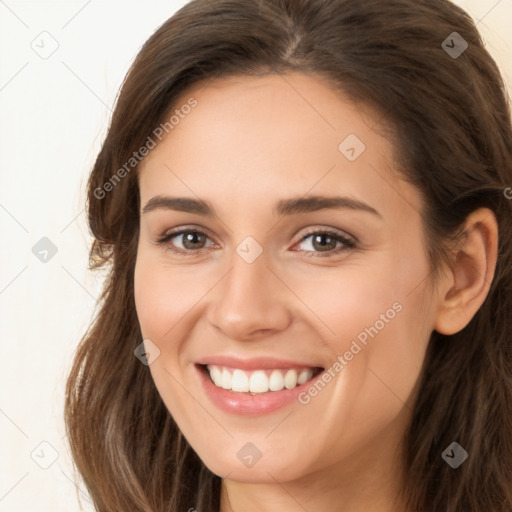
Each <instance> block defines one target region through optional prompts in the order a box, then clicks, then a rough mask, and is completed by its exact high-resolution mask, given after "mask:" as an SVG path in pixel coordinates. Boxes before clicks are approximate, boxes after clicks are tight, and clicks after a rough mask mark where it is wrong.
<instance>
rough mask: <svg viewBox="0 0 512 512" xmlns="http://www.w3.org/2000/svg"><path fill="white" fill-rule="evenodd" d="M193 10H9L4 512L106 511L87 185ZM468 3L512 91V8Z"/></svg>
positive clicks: (2, 218)
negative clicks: (84, 438)
mask: <svg viewBox="0 0 512 512" xmlns="http://www.w3.org/2000/svg"><path fill="white" fill-rule="evenodd" d="M248 1H249V0H248ZM185 3H186V0H167V1H148V2H142V1H139V2H135V1H107V0H101V1H100V0H88V1H87V0H83V1H80V2H77V1H22V0H18V1H15V0H7V1H6V2H4V1H0V148H1V151H0V170H1V172H0V234H1V247H2V250H1V252H0V340H1V341H0V365H1V366H0V390H1V391H0V393H1V394H0V432H1V436H0V512H30V511H34V512H46V511H48V512H50V511H52V512H53V511H56V510H66V511H67V512H75V511H79V510H81V509H80V507H79V503H78V499H77V495H78V494H79V495H80V497H81V501H82V505H83V510H85V511H93V506H92V504H91V502H90V500H89V498H88V494H87V492H86V491H85V489H84V487H83V484H82V483H81V482H80V480H79V479H78V478H77V477H76V475H75V473H74V471H73V466H72V462H71V458H70V455H69V452H68V446H67V443H66V436H65V428H64V423H63V419H62V411H63V401H64V386H65V381H66V377H67V373H68V371H69V368H70V365H71V360H72V358H73V355H74V352H75V349H76V346H77V344H78V341H79V339H80V337H81V336H82V334H83V332H84V330H85V328H86V327H87V325H88V324H89V323H90V321H91V320H92V318H93V313H94V308H95V305H96V297H97V296H98V294H99V291H100V287H101V279H100V278H101V274H96V275H95V274H94V273H92V272H90V271H88V269H87V265H88V249H89V246H90V237H89V233H88V229H87V225H86V223H85V215H84V207H85V185H86V181H87V175H88V172H89V170H90V169H91V167H92V164H93V162H94V159H95V156H96V154H97V152H98V151H99V149H100V146H101V142H102V140H103V137H104V136H105V134H106V128H107V126H108V122H109V119H110V115H111V109H112V107H113V104H114V100H115V98H116V95H117V92H118V89H119V87H120V85H121V83H122V80H123V78H124V75H125V73H126V72H127V70H128V67H129V65H130V63H131V62H132V60H133V58H134V57H135V55H136V54H137V52H138V50H139V49H140V47H141V45H142V44H143V43H144V42H145V40H146V39H147V38H148V37H149V36H150V35H151V34H152V33H153V32H154V31H155V30H156V28H157V27H158V26H160V25H161V24H162V23H163V22H164V21H165V20H166V19H167V18H169V17H170V16H171V15H172V14H173V13H174V12H175V11H176V10H177V9H178V8H179V7H181V6H182V5H184V4H185ZM455 3H457V4H458V5H460V6H461V7H463V8H464V9H466V10H467V11H468V12H469V13H470V14H471V16H472V17H473V18H474V19H475V21H477V22H478V28H479V30H480V32H481V33H482V35H483V36H484V39H485V41H486V44H487V48H488V50H489V52H490V53H491V54H492V55H493V57H494V58H495V59H496V61H497V62H498V64H499V65H500V67H501V69H502V73H503V75H504V77H505V79H506V81H507V83H508V86H509V91H512V31H511V22H512V0H501V1H498V0H464V1H463V0H459V1H457V2H455ZM447 36H448V34H447ZM439 43H440V44H441V41H440V42H439ZM52 50H55V52H54V53H53V54H52V55H50V56H48V55H47V53H50V52H51V51H52ZM45 52H46V53H45ZM511 185H512V184H511ZM43 237H46V238H48V239H49V240H51V243H52V244H53V246H54V247H55V248H56V250H57V252H56V253H55V255H52V253H51V251H50V252H49V253H48V255H47V256H46V257H47V261H46V262H44V261H40V259H39V258H42V257H44V256H45V255H44V253H43V254H39V256H36V254H34V253H33V251H32V248H33V247H34V245H35V244H36V243H38V242H39V241H40V240H41V238H43ZM39 250H41V249H39ZM35 252H36V253H37V252H38V251H37V250H36V251H35ZM141 442H144V440H141ZM41 443H42V444H41Z"/></svg>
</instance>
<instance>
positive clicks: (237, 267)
mask: <svg viewBox="0 0 512 512" xmlns="http://www.w3.org/2000/svg"><path fill="white" fill-rule="evenodd" d="M250 243H251V242H250V241H248V242H247V244H248V245H245V244H244V243H243V242H242V243H241V244H240V245H239V247H238V248H237V251H236V252H234V253H233V256H232V259H231V260H230V271H229V272H228V274H227V275H226V277H225V279H223V280H222V284H221V286H219V288H218V291H217V294H216V295H215V299H214V303H213V304H211V305H210V306H211V309H210V322H211V323H212V324H214V325H216V326H217V327H219V328H220V329H221V330H222V331H224V334H225V335H226V336H228V337H230V338H233V339H235V338H236V339H243V338H246V337H248V336H249V335H251V334H252V333H254V332H255V331H265V332H269V331H273V330H280V329H283V328H285V327H286V325H287V324H288V321H289V311H288V310H287V307H286V304H285V302H284V301H285V297H284V295H283V294H284V290H283V289H282V286H279V282H278V280H277V279H276V278H275V276H274V275H273V273H272V272H271V271H270V270H269V268H268V267H267V263H268V262H267V258H266V257H265V255H264V254H263V253H261V254H260V255H259V256H257V257H256V258H255V259H253V257H254V253H253V254H252V256H251V257H248V255H250V254H251V250H252V249H254V248H251V245H250ZM247 249H249V250H247ZM244 250H245V252H244Z"/></svg>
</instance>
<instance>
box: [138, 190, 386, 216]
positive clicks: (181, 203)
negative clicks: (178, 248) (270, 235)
mask: <svg viewBox="0 0 512 512" xmlns="http://www.w3.org/2000/svg"><path fill="white" fill-rule="evenodd" d="M158 209H163V210H175V211H179V212H187V213H196V214H198V215H203V216H205V217H213V216H216V213H215V208H213V206H212V205H211V204H210V203H208V202H207V201H203V200H202V199H194V198H191V197H169V196H162V195H157V196H154V197H152V198H151V199H150V200H149V201H148V202H147V203H146V205H145V206H144V208H143V209H142V213H147V212H151V211H154V210H158ZM328 209H341V210H357V211H362V212H367V213H371V214H373V215H376V216H377V217H380V218H382V215H381V214H380V213H379V212H378V211H377V210H376V209H375V208H373V207H372V206H370V205H369V204H367V203H365V202H363V201H360V200H359V199H354V198H351V197H342V196H306V197H296V198H290V199H282V200H280V201H278V202H277V203H276V206H275V207H274V209H273V212H274V213H276V214H277V215H279V216H289V215H294V214H298V213H310V212H316V211H319V210H328Z"/></svg>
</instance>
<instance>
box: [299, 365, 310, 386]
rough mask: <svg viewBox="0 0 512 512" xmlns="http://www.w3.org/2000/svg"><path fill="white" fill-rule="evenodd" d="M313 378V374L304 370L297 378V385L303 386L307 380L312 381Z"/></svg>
mask: <svg viewBox="0 0 512 512" xmlns="http://www.w3.org/2000/svg"><path fill="white" fill-rule="evenodd" d="M312 376H313V372H312V371H311V370H309V369H305V370H302V371H301V372H300V373H299V377H298V378H297V384H298V385H299V386H300V385H301V384H304V382H306V381H307V380H309V379H311V377H312Z"/></svg>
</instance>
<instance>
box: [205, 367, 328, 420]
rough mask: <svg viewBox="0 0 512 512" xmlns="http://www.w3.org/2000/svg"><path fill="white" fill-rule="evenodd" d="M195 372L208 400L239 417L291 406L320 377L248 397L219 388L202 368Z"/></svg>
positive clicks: (248, 395) (247, 394)
mask: <svg viewBox="0 0 512 512" xmlns="http://www.w3.org/2000/svg"><path fill="white" fill-rule="evenodd" d="M196 370H197V371H198V373H199V378H200V379H201V383H202V385H203V388H204V390H205V392H206V394H207V396H208V397H209V398H210V400H211V401H212V402H213V403H214V404H215V405H216V406H217V407H219V408H220V409H222V410H223V411H226V412H231V413H235V414H239V415H241V416H254V415H261V414H268V413H271V412H274V411H277V410H278V409H281V408H283V407H285V406H286V405H289V404H291V403H292V402H294V401H296V400H297V397H298V395H299V394H300V393H301V392H302V391H304V390H305V389H307V388H308V387H309V386H310V385H311V382H312V380H316V379H317V378H318V377H319V376H320V375H321V374H318V375H315V377H313V379H310V380H308V381H307V382H304V384H301V385H300V386H297V387H295V388H293V389H286V388H284V389H282V390H281V391H267V392H266V393H257V394H255V395H250V394H249V393H239V392H236V391H231V390H229V389H224V388H219V387H217V386H216V385H215V384H214V383H213V382H212V380H211V379H210V376H209V375H208V374H207V373H206V372H205V371H204V369H203V367H202V366H200V365H196Z"/></svg>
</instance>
